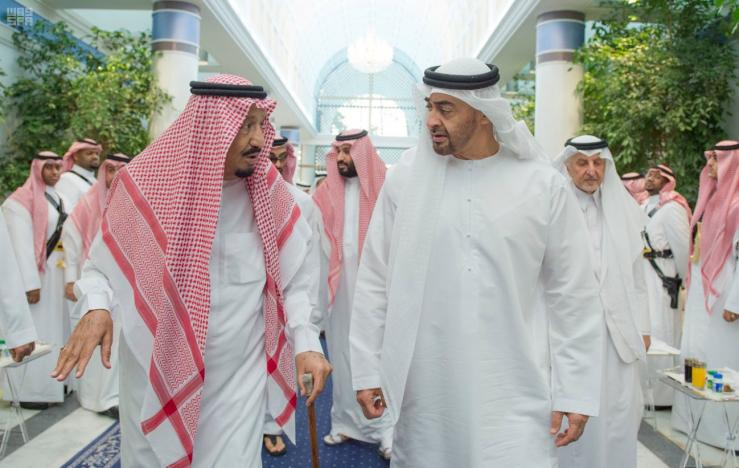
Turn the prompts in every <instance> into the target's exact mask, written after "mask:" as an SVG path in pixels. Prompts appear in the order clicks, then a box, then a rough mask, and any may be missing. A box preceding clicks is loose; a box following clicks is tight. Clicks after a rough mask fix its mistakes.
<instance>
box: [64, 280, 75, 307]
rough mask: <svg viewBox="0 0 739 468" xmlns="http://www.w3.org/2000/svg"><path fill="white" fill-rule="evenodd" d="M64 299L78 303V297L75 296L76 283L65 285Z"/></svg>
mask: <svg viewBox="0 0 739 468" xmlns="http://www.w3.org/2000/svg"><path fill="white" fill-rule="evenodd" d="M64 297H66V298H67V299H69V300H70V301H73V302H77V296H75V295H74V281H70V282H69V283H67V284H65V285H64Z"/></svg>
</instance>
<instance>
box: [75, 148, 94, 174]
mask: <svg viewBox="0 0 739 468" xmlns="http://www.w3.org/2000/svg"><path fill="white" fill-rule="evenodd" d="M74 162H75V164H77V165H78V166H80V167H83V168H85V169H87V170H93V169H97V168H98V167H99V166H100V151H98V150H96V149H84V150H79V151H77V152H76V153H74Z"/></svg>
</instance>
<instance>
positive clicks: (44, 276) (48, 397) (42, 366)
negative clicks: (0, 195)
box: [3, 186, 69, 403]
mask: <svg viewBox="0 0 739 468" xmlns="http://www.w3.org/2000/svg"><path fill="white" fill-rule="evenodd" d="M46 193H48V194H49V195H51V196H52V197H53V198H54V199H55V200H57V201H59V200H60V195H59V194H58V193H57V192H56V191H55V190H54V188H53V187H49V186H47V187H46ZM61 199H62V201H63V204H64V208H65V209H66V207H67V203H66V199H64V198H61ZM46 203H48V205H49V211H48V224H47V228H46V238H47V239H48V238H49V237H51V234H52V233H53V232H54V228H56V222H57V220H58V218H59V214H58V213H57V211H56V209H55V208H54V206H53V205H52V204H51V203H50V202H48V201H46ZM3 213H4V215H5V220H6V221H7V223H8V232H9V233H10V240H11V242H12V244H13V248H14V251H15V255H16V259H17V260H18V267H19V269H20V272H21V278H22V280H23V291H32V290H34V289H40V290H41V299H40V300H39V301H38V302H37V303H36V304H31V305H30V306H29V308H30V310H31V317H32V318H33V323H34V325H35V327H36V331H37V332H38V339H39V340H40V341H44V342H47V343H49V344H51V353H49V354H47V355H46V356H44V357H41V358H39V359H36V360H34V361H32V362H29V363H28V364H26V365H25V366H21V367H19V368H17V369H12V370H9V373H8V375H9V376H10V377H11V378H12V379H13V382H14V384H15V387H16V390H17V391H18V397H19V399H20V401H25V402H39V403H59V402H62V401H64V385H63V384H62V383H61V382H57V381H56V380H54V379H52V378H51V377H49V374H50V373H51V371H52V370H53V369H54V367H55V366H56V361H57V359H58V357H59V348H61V346H63V345H64V337H65V330H67V329H68V321H69V313H68V311H67V310H66V304H65V301H64V270H63V260H64V252H62V251H60V250H55V251H54V252H52V253H51V255H50V256H49V258H48V259H47V260H46V267H45V272H44V273H41V272H40V271H39V270H38V267H37V266H36V255H35V253H34V252H35V251H34V246H33V224H32V221H31V213H29V212H28V210H26V209H25V208H24V207H23V206H22V205H21V204H19V203H18V202H16V201H15V200H13V199H12V198H9V199H8V200H6V201H5V203H3ZM4 398H5V399H6V400H8V399H10V392H9V390H8V387H7V384H4Z"/></svg>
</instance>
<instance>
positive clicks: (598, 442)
mask: <svg viewBox="0 0 739 468" xmlns="http://www.w3.org/2000/svg"><path fill="white" fill-rule="evenodd" d="M554 165H555V167H556V168H557V169H558V170H559V171H560V172H562V174H564V175H566V176H568V177H569V178H570V180H571V183H570V184H569V186H570V189H571V190H572V192H573V193H574V194H575V196H576V197H577V201H578V204H579V206H580V209H581V210H582V213H583V215H584V217H585V221H586V224H587V232H588V233H589V234H590V236H589V240H588V241H587V242H586V243H585V244H583V246H590V250H591V251H592V253H593V255H592V259H593V263H592V265H591V266H590V274H591V275H592V276H593V277H594V278H596V279H597V280H598V282H599V283H600V301H599V302H600V304H602V306H603V313H604V318H605V328H606V335H607V338H606V339H605V340H604V341H603V344H602V346H603V348H602V361H601V364H600V365H601V367H602V369H603V374H602V379H603V380H602V383H601V394H600V395H601V400H600V414H599V415H598V417H597V418H593V419H592V420H591V421H590V422H589V423H588V427H587V428H586V429H585V433H584V434H583V436H582V438H581V439H580V440H579V441H578V442H576V443H574V444H572V445H570V446H569V447H566V448H564V449H563V450H561V451H560V452H559V460H560V463H559V464H560V466H562V467H568V468H569V467H580V468H592V467H596V466H597V467H599V468H626V467H630V468H635V467H636V443H637V432H638V430H639V423H640V421H641V414H642V394H641V385H640V382H639V364H640V363H639V361H640V360H641V361H642V362H644V360H645V359H646V349H647V348H648V347H649V340H650V339H649V330H650V324H649V306H648V302H647V292H646V289H645V286H644V266H643V264H642V259H641V252H642V243H641V237H640V234H641V232H642V230H643V229H644V225H645V223H646V220H647V219H646V216H645V215H644V213H643V212H642V211H641V210H640V209H639V206H638V205H637V204H636V202H635V201H634V199H633V198H632V197H631V195H630V194H629V192H628V191H627V190H626V188H625V187H624V186H623V183H622V182H621V179H620V178H619V176H618V173H617V172H616V166H615V164H614V162H613V156H611V152H610V151H609V150H608V143H607V142H606V141H605V140H601V139H599V138H596V137H593V136H590V135H584V136H580V137H577V138H573V139H570V140H568V141H567V143H566V144H565V149H564V150H563V151H562V153H561V154H560V155H559V156H558V157H557V159H556V160H555V162H554Z"/></svg>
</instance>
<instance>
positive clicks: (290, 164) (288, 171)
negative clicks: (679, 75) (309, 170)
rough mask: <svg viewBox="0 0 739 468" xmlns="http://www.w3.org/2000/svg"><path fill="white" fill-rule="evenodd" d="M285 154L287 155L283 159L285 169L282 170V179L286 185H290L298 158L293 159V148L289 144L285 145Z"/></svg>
mask: <svg viewBox="0 0 739 468" xmlns="http://www.w3.org/2000/svg"><path fill="white" fill-rule="evenodd" d="M285 152H286V153H287V157H286V159H285V167H283V168H282V177H283V178H284V179H285V181H286V182H287V183H288V184H290V185H292V184H293V177H295V169H296V168H297V166H298V158H296V157H295V147H293V145H292V144H290V143H287V144H286V145H285Z"/></svg>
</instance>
